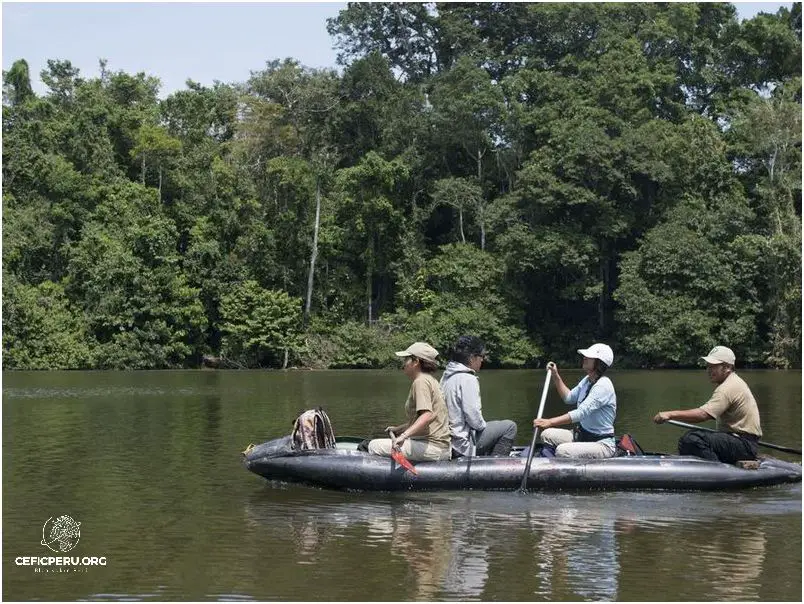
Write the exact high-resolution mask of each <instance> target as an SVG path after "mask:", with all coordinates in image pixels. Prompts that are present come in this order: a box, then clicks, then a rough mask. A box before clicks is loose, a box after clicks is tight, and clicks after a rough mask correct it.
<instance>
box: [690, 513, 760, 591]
mask: <svg viewBox="0 0 804 604" xmlns="http://www.w3.org/2000/svg"><path fill="white" fill-rule="evenodd" d="M721 529H722V530H718V531H716V532H715V533H714V535H713V536H712V537H710V538H709V541H708V542H706V543H701V546H700V549H699V551H698V552H697V554H696V558H698V560H699V565H700V568H703V569H706V572H707V573H708V574H709V575H710V576H712V577H713V578H714V579H713V582H712V594H713V599H716V600H759V599H760V593H759V590H760V587H761V583H760V581H759V579H760V576H761V575H762V569H763V568H764V562H765V547H766V541H767V539H766V537H765V531H764V530H763V529H762V528H761V527H759V526H744V527H741V528H738V527H734V526H725V524H723V525H722V526H721ZM735 529H736V531H735Z"/></svg>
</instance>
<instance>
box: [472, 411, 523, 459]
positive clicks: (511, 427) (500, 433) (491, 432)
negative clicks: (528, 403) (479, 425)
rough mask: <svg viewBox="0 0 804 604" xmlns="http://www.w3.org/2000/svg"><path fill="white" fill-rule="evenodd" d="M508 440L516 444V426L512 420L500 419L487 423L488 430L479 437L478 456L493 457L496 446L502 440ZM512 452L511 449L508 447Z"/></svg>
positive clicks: (479, 434) (477, 444)
mask: <svg viewBox="0 0 804 604" xmlns="http://www.w3.org/2000/svg"><path fill="white" fill-rule="evenodd" d="M503 438H507V439H509V440H510V441H511V444H514V440H515V439H516V424H515V423H514V422H512V421H511V420H510V419H498V420H495V421H491V422H486V429H485V430H483V431H482V432H480V433H478V435H477V443H476V445H475V446H476V447H477V454H478V455H491V452H492V451H493V450H494V446H495V445H496V444H497V443H498V442H499V441H500V439H503ZM508 448H509V450H510V447H508Z"/></svg>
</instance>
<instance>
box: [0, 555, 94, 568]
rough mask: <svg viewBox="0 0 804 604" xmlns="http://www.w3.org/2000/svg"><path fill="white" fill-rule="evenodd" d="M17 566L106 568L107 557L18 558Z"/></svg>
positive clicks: (16, 560) (15, 560)
mask: <svg viewBox="0 0 804 604" xmlns="http://www.w3.org/2000/svg"><path fill="white" fill-rule="evenodd" d="M14 562H15V563H16V564H17V566H106V556H100V557H98V556H84V557H83V558H79V557H78V556H17V557H16V558H15V559H14Z"/></svg>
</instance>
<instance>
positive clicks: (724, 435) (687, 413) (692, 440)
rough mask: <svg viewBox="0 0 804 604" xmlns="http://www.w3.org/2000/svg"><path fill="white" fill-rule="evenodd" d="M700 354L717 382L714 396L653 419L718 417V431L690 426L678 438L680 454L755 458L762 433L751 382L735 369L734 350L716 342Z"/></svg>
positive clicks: (726, 459) (725, 459) (732, 459)
mask: <svg viewBox="0 0 804 604" xmlns="http://www.w3.org/2000/svg"><path fill="white" fill-rule="evenodd" d="M701 358H702V359H703V360H704V361H705V362H706V372H707V373H708V374H709V380H710V381H711V382H712V383H713V384H717V388H715V391H714V392H713V393H712V397H711V398H710V399H709V400H708V401H707V402H706V403H704V404H703V405H701V406H700V407H698V408H697V409H678V410H676V411H660V412H659V413H657V414H656V415H655V416H654V418H653V421H654V422H656V423H657V424H661V423H664V422H666V421H667V420H671V419H674V420H681V421H685V422H691V423H693V424H698V423H700V422H705V421H707V420H710V419H715V420H717V430H718V431H717V432H707V431H704V430H689V431H688V432H686V433H685V434H684V435H683V436H682V437H681V438H680V439H679V441H678V454H679V455H695V456H696V457H702V458H703V459H709V460H711V461H722V462H723V463H736V462H738V461H749V460H753V459H756V458H757V442H758V441H759V439H760V437H761V436H762V428H760V425H759V408H758V407H757V402H756V400H755V399H754V395H753V394H752V393H751V389H750V388H749V387H748V384H746V383H745V380H743V379H742V378H741V377H740V376H738V375H737V374H736V373H734V363H735V362H736V360H737V358H736V357H735V356H734V352H732V350H731V348H727V347H725V346H715V347H714V348H713V349H712V350H710V351H709V354H708V355H707V356H705V357H701Z"/></svg>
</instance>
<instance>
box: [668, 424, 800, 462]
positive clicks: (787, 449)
mask: <svg viewBox="0 0 804 604" xmlns="http://www.w3.org/2000/svg"><path fill="white" fill-rule="evenodd" d="M664 423H666V424H673V425H674V426H678V427H679V428H687V429H689V430H703V431H704V432H717V430H712V428H704V427H703V426H696V425H694V424H687V423H684V422H679V421H676V420H674V419H668V420H667V421H666V422H664ZM757 444H758V445H759V446H760V447H767V448H768V449H776V450H777V451H784V452H785V453H795V454H796V455H801V449H794V448H793V447H783V446H782V445H774V444H773V443H766V442H762V441H761V440H760V441H757Z"/></svg>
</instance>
